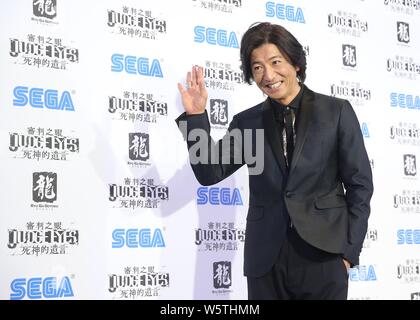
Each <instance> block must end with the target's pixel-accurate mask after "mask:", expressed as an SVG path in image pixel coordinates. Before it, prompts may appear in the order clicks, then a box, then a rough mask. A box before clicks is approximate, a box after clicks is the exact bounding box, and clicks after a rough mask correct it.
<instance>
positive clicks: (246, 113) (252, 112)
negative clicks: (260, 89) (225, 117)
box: [235, 101, 265, 120]
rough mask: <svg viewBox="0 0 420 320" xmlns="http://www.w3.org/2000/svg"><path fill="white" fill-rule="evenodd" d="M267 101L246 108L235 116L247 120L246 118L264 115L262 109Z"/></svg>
mask: <svg viewBox="0 0 420 320" xmlns="http://www.w3.org/2000/svg"><path fill="white" fill-rule="evenodd" d="M264 103H265V101H263V102H261V103H259V104H257V105H255V106H253V107H250V108H248V109H245V110H243V111H241V112H239V113H237V114H236V115H235V117H236V118H237V119H239V120H245V119H255V118H257V117H259V116H261V115H262V110H263V106H264Z"/></svg>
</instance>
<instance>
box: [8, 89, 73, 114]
mask: <svg viewBox="0 0 420 320" xmlns="http://www.w3.org/2000/svg"><path fill="white" fill-rule="evenodd" d="M13 95H14V99H13V105H14V106H16V107H24V106H26V105H27V104H28V103H29V104H30V105H31V106H32V107H33V108H41V109H42V108H44V107H45V108H47V109H53V110H66V111H74V105H73V101H72V100H71V95H70V93H69V92H68V91H63V93H62V94H61V95H59V94H58V91H57V90H52V89H47V90H44V89H41V88H31V89H29V88H28V87H23V86H17V87H15V88H14V89H13Z"/></svg>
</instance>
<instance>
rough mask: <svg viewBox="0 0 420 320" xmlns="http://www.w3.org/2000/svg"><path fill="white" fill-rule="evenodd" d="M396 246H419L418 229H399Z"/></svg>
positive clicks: (419, 235) (419, 236)
mask: <svg viewBox="0 0 420 320" xmlns="http://www.w3.org/2000/svg"><path fill="white" fill-rule="evenodd" d="M397 238H398V242H397V243H398V244H420V229H414V230H413V229H399V230H398V231H397Z"/></svg>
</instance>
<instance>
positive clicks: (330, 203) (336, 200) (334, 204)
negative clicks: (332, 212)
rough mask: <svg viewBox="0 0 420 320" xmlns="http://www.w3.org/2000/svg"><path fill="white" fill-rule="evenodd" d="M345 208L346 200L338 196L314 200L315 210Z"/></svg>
mask: <svg viewBox="0 0 420 320" xmlns="http://www.w3.org/2000/svg"><path fill="white" fill-rule="evenodd" d="M345 206H347V202H346V199H345V198H344V196H340V195H332V196H327V197H322V198H318V199H316V200H315V208H317V209H331V208H341V207H345Z"/></svg>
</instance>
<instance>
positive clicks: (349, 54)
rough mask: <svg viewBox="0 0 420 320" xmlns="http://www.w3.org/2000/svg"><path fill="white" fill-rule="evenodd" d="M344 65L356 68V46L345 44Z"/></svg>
mask: <svg viewBox="0 0 420 320" xmlns="http://www.w3.org/2000/svg"><path fill="white" fill-rule="evenodd" d="M342 57H343V65H345V66H346V67H352V68H354V67H356V64H357V61H356V46H352V45H350V44H343V55H342Z"/></svg>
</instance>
